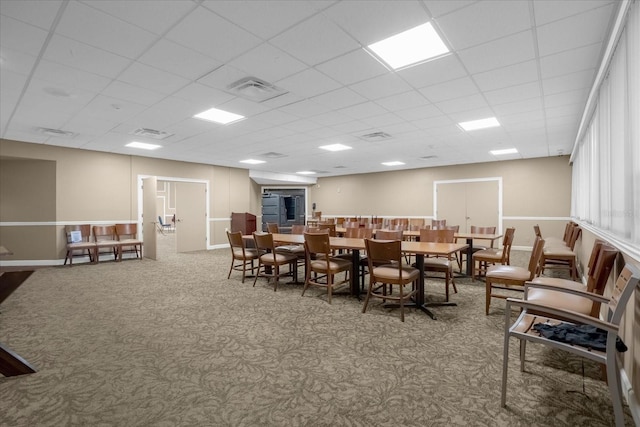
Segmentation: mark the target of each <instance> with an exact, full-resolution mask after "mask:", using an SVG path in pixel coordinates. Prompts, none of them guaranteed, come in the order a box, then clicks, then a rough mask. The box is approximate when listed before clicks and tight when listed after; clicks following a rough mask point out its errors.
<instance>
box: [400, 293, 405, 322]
mask: <svg viewBox="0 0 640 427" xmlns="http://www.w3.org/2000/svg"><path fill="white" fill-rule="evenodd" d="M402 288H404V286H402V284H401V285H400V321H401V322H404V295H403V292H402Z"/></svg>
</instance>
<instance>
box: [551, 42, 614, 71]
mask: <svg viewBox="0 0 640 427" xmlns="http://www.w3.org/2000/svg"><path fill="white" fill-rule="evenodd" d="M601 49H602V45H600V44H599V43H596V44H592V45H589V46H584V47H580V48H577V49H573V50H569V51H565V52H560V53H556V54H555V55H549V56H545V57H543V58H540V73H541V74H542V78H543V79H548V78H550V77H556V76H562V75H564V74H569V73H575V72H577V71H584V70H590V69H594V68H596V67H597V65H598V61H599V58H600V51H601Z"/></svg>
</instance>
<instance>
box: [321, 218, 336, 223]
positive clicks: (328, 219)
mask: <svg viewBox="0 0 640 427" xmlns="http://www.w3.org/2000/svg"><path fill="white" fill-rule="evenodd" d="M324 222H325V223H326V224H335V223H336V219H335V218H325V219H324Z"/></svg>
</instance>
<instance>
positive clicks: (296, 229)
mask: <svg viewBox="0 0 640 427" xmlns="http://www.w3.org/2000/svg"><path fill="white" fill-rule="evenodd" d="M306 230H307V226H306V225H302V224H293V225H292V226H291V234H302V233H304V232H305V231H306Z"/></svg>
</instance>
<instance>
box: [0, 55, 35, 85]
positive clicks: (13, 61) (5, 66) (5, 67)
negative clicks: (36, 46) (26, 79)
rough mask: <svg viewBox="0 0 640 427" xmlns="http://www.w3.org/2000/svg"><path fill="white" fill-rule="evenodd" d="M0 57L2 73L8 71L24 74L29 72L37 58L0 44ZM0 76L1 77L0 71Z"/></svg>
mask: <svg viewBox="0 0 640 427" xmlns="http://www.w3.org/2000/svg"><path fill="white" fill-rule="evenodd" d="M0 58H2V59H1V60H0V71H1V72H2V73H4V72H8V71H10V72H13V73H19V74H23V75H25V76H26V75H29V74H30V73H31V70H32V69H33V66H34V65H35V63H36V59H37V57H36V56H34V55H29V54H27V53H24V52H20V51H18V50H14V49H9V48H8V47H4V46H0ZM0 78H2V75H1V73H0ZM3 87H4V86H3Z"/></svg>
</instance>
